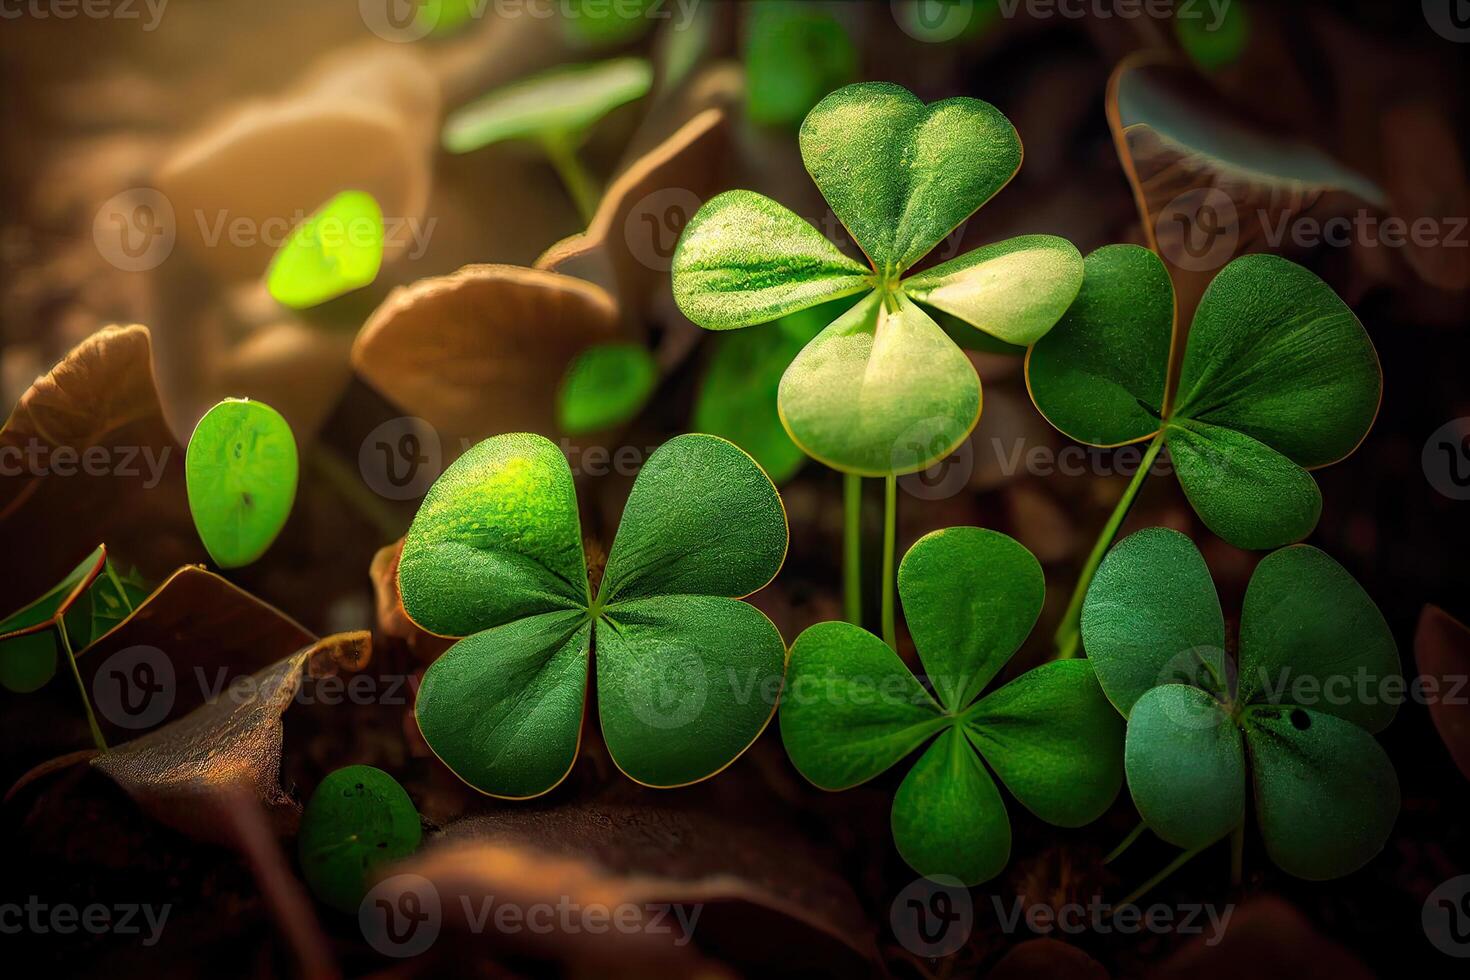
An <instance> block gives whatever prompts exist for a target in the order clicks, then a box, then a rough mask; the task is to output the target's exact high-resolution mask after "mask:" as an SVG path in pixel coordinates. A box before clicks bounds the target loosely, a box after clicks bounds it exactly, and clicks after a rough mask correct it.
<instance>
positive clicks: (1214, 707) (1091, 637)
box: [1069, 528, 1399, 880]
mask: <svg viewBox="0 0 1470 980" xmlns="http://www.w3.org/2000/svg"><path fill="white" fill-rule="evenodd" d="M1082 632H1083V635H1084V637H1085V642H1086V645H1087V655H1088V659H1089V660H1090V661H1092V663H1093V665H1094V667H1095V669H1096V671H1097V679H1098V681H1099V682H1100V683H1101V684H1102V689H1103V690H1104V691H1105V692H1106V693H1107V696H1108V698H1109V699H1110V700H1111V701H1112V702H1113V704H1114V705H1115V706H1116V707H1117V709H1118V711H1119V712H1120V713H1122V715H1123V716H1124V717H1126V718H1127V719H1128V734H1127V741H1126V747H1125V751H1124V768H1125V770H1126V772H1127V776H1128V788H1129V790H1130V791H1131V793H1132V795H1133V802H1134V803H1135V805H1136V806H1137V807H1138V812H1139V813H1140V814H1141V815H1142V817H1143V819H1144V821H1145V822H1146V823H1147V824H1148V826H1149V827H1150V828H1152V829H1153V830H1154V832H1155V833H1157V834H1158V835H1159V836H1160V837H1162V838H1163V839H1164V840H1166V841H1169V842H1170V843H1172V844H1177V845H1178V846H1180V847H1184V848H1189V849H1197V848H1201V847H1204V846H1206V845H1208V844H1211V843H1213V842H1214V841H1216V840H1219V839H1220V838H1221V837H1223V836H1225V835H1226V834H1228V833H1230V832H1231V831H1233V830H1236V829H1237V828H1239V827H1240V826H1241V822H1242V821H1243V820H1244V819H1245V802H1246V796H1247V788H1249V795H1250V796H1251V797H1252V798H1253V799H1254V801H1255V810H1256V816H1257V818H1258V819H1259V821H1260V825H1261V836H1262V838H1263V839H1264V840H1265V843H1266V850H1267V852H1268V853H1269V854H1270V856H1271V859H1272V860H1273V861H1275V862H1276V864H1277V865H1278V866H1280V867H1281V868H1282V870H1284V871H1286V872H1288V873H1290V874H1293V875H1296V876H1297V877H1300V878H1307V879H1311V880H1321V879H1326V878H1335V877H1338V876H1341V875H1345V874H1348V873H1349V872H1351V871H1355V870H1356V869H1358V868H1359V867H1361V866H1362V865H1363V864H1364V863H1366V862H1367V861H1368V860H1369V859H1370V858H1372V857H1373V855H1375V854H1377V853H1378V851H1379V850H1380V849H1381V848H1382V847H1383V842H1384V841H1385V840H1387V838H1388V834H1389V831H1390V830H1392V829H1393V823H1394V819H1395V818H1396V817H1397V815H1398V809H1399V787H1398V780H1397V777H1396V776H1395V775H1394V770H1393V765H1392V763H1390V762H1389V759H1388V756H1387V754H1386V753H1385V752H1384V751H1383V749H1382V748H1381V747H1380V746H1379V744H1378V742H1377V741H1376V740H1375V739H1374V738H1373V733H1376V732H1378V731H1381V730H1382V729H1383V728H1384V727H1385V726H1386V725H1387V724H1388V723H1389V722H1390V721H1391V720H1392V718H1393V715H1394V711H1395V708H1396V705H1395V703H1394V701H1393V700H1392V699H1391V698H1390V697H1387V696H1386V694H1387V693H1388V690H1389V686H1390V685H1391V683H1392V682H1394V681H1395V680H1396V679H1397V678H1398V677H1399V660H1398V650H1397V647H1396V646H1395V645H1394V640H1393V635H1392V634H1391V633H1390V632H1389V629H1388V624H1387V623H1385V622H1384V619H1383V616H1382V614H1381V613H1379V611H1378V608H1377V607H1376V606H1375V605H1374V604H1373V601H1372V600H1371V599H1370V598H1368V595H1367V594H1366V593H1365V592H1364V591H1363V589H1362V587H1361V586H1359V585H1358V583H1357V582H1356V581H1354V580H1353V578H1352V576H1350V575H1349V574H1348V573H1347V572H1346V571H1345V570H1344V569H1343V568H1342V566H1340V565H1338V564H1337V563H1336V562H1335V561H1333V560H1332V559H1331V558H1329V557H1328V556H1327V555H1325V554H1323V553H1322V552H1321V551H1318V550H1317V549H1315V548H1312V547H1309V546H1306V545H1295V546H1292V547H1289V548H1283V549H1281V550H1279V551H1275V552H1272V553H1271V554H1269V555H1267V556H1266V557H1265V558H1264V559H1262V560H1261V563H1260V564H1259V565H1258V566H1257V567H1256V571H1255V574H1254V575H1253V576H1252V577H1251V581H1250V584H1249V586H1248V587H1247V589H1246V595H1245V603H1244V607H1243V609H1242V612H1241V617H1240V647H1239V676H1238V678H1236V677H1235V676H1234V674H1235V671H1234V669H1233V664H1232V663H1231V662H1230V661H1229V660H1228V658H1227V657H1226V654H1225V626H1224V618H1223V616H1222V614H1221V612H1220V601H1219V598H1218V597H1217V596H1216V594H1215V589H1214V585H1213V583H1212V582H1211V580H1210V574H1209V570H1208V569H1207V568H1206V567H1205V563H1204V558H1203V557H1202V556H1201V555H1200V553H1199V549H1197V548H1196V547H1195V546H1194V543H1193V542H1191V541H1190V540H1189V538H1187V537H1185V536H1184V535H1182V534H1180V533H1179V532H1177V531H1171V530H1166V529H1164V528H1151V529H1148V530H1144V531H1139V532H1137V533H1136V534H1133V535H1131V536H1129V537H1127V538H1125V539H1124V540H1123V541H1121V542H1119V543H1118V544H1117V546H1116V547H1114V548H1113V550H1112V551H1111V552H1109V553H1108V556H1107V558H1106V559H1104V561H1103V563H1102V566H1101V568H1099V569H1098V573H1097V577H1096V579H1094V581H1093V584H1092V588H1091V590H1090V591H1089V592H1088V594H1087V601H1086V604H1085V606H1084V608H1083V613H1082ZM1069 662H1070V661H1069Z"/></svg>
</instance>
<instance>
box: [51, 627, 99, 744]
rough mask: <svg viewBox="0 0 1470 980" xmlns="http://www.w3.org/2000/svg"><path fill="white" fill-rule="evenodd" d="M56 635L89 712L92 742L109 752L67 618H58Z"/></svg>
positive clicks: (88, 721)
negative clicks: (83, 681)
mask: <svg viewBox="0 0 1470 980" xmlns="http://www.w3.org/2000/svg"><path fill="white" fill-rule="evenodd" d="M56 635H57V637H58V638H60V640H61V648H62V649H63V650H65V651H66V662H67V665H68V666H70V667H71V676H72V680H74V681H76V682H77V693H78V694H79V695H81V698H82V707H83V708H84V709H85V710H86V712H87V727H88V728H90V729H91V730H92V742H93V744H95V745H96V746H97V748H98V750H99V751H102V752H106V751H107V739H105V738H103V737H102V729H101V728H100V727H99V726H98V724H97V716H96V715H95V714H93V713H92V699H91V698H89V697H87V685H85V684H83V683H82V672H81V670H80V669H78V668H77V655H76V654H75V653H74V652H73V651H72V648H71V637H70V636H69V635H68V634H67V632H66V617H65V616H64V615H63V616H57V617H56Z"/></svg>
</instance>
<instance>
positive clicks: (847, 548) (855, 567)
mask: <svg viewBox="0 0 1470 980" xmlns="http://www.w3.org/2000/svg"><path fill="white" fill-rule="evenodd" d="M842 504H843V512H844V523H843V535H842V587H843V614H844V615H845V616H846V618H847V621H848V622H849V623H851V624H852V625H854V626H862V625H863V533H862V532H863V478H862V477H860V476H857V475H855V474H852V473H844V474H843V475H842Z"/></svg>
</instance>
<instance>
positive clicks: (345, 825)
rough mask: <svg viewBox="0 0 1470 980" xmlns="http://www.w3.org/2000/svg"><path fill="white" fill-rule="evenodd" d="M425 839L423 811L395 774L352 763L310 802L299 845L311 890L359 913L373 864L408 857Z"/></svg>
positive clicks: (323, 784) (341, 908)
mask: <svg viewBox="0 0 1470 980" xmlns="http://www.w3.org/2000/svg"><path fill="white" fill-rule="evenodd" d="M422 839H423V827H422V825H421V824H420V822H419V812H418V810H416V809H415V808H414V805H413V800H411V799H409V797H408V793H406V792H405V791H404V789H403V787H402V786H400V785H398V781H397V780H396V779H394V778H393V777H392V776H390V775H388V774H387V773H386V772H384V771H383V770H381V769H378V768H376V767H374V766H347V767H345V768H342V769H338V770H336V771H334V772H332V773H329V774H328V775H327V778H325V779H323V780H322V781H321V784H320V785H318V786H317V788H316V791H315V792H314V793H312V794H311V799H310V800H308V801H307V802H306V809H305V810H304V811H302V814H301V833H300V835H299V836H298V837H297V839H296V848H297V855H298V857H299V859H300V861H301V873H302V877H304V878H305V879H306V884H307V885H308V886H309V887H310V888H311V892H312V894H313V895H315V896H316V897H317V898H319V899H321V900H322V901H323V902H325V903H326V904H328V905H330V906H331V907H332V908H334V909H337V910H339V911H342V912H356V911H357V907H358V904H359V903H361V902H362V897H363V894H364V893H365V892H366V891H367V886H368V882H369V878H370V876H371V874H372V872H373V869H375V868H377V867H379V866H381V865H383V864H387V863H389V862H391V861H397V860H399V859H401V858H405V857H408V856H409V855H410V854H412V853H413V852H414V851H416V850H418V848H419V842H420V841H421V840H422Z"/></svg>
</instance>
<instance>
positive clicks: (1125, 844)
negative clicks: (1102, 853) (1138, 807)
mask: <svg viewBox="0 0 1470 980" xmlns="http://www.w3.org/2000/svg"><path fill="white" fill-rule="evenodd" d="M1147 829H1148V824H1146V823H1144V822H1143V821H1142V820H1140V821H1138V826H1137V827H1134V828H1133V829H1132V830H1131V831H1129V832H1128V836H1127V837H1124V838H1123V840H1122V841H1120V842H1119V843H1118V846H1117V847H1115V848H1113V850H1112V851H1111V852H1110V853H1109V854H1108V856H1107V857H1105V858H1103V864H1112V863H1113V862H1114V861H1116V860H1118V858H1120V857H1122V856H1123V852H1124V851H1126V850H1128V848H1130V847H1132V846H1133V844H1134V842H1135V841H1137V840H1138V838H1140V837H1142V836H1143V832H1144V831H1145V830H1147Z"/></svg>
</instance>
